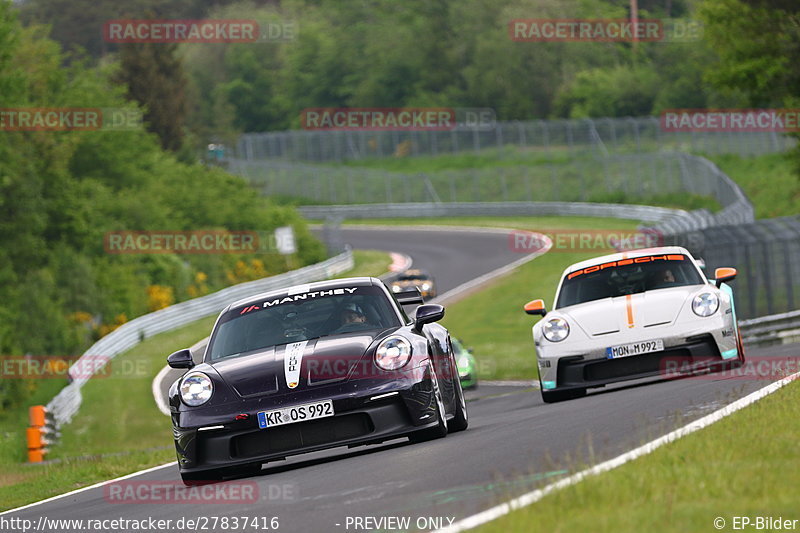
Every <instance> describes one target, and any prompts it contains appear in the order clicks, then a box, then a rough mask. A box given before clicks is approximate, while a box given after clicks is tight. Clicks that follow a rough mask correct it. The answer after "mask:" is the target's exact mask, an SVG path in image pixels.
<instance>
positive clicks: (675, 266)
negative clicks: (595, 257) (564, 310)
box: [556, 254, 704, 308]
mask: <svg viewBox="0 0 800 533" xmlns="http://www.w3.org/2000/svg"><path fill="white" fill-rule="evenodd" d="M665 258H669V259H665ZM637 261H641V262H637ZM620 263H623V264H621V265H620ZM703 283H704V282H703V279H702V277H701V276H700V274H699V273H698V272H697V269H696V268H695V266H694V265H693V264H692V262H691V260H689V258H687V257H686V256H684V255H678V254H675V255H665V256H647V257H639V258H636V259H625V260H622V261H612V262H609V263H603V264H598V265H594V266H591V267H587V268H584V269H581V270H577V271H574V272H570V273H569V274H567V277H566V278H565V279H564V281H563V283H562V285H561V291H560V292H559V295H558V301H557V302H556V308H561V307H567V306H570V305H575V304H580V303H584V302H591V301H594V300H602V299H603V298H613V297H616V296H625V295H626V294H636V293H640V292H645V291H651V290H658V289H669V288H673V287H681V286H686V285H701V284H703Z"/></svg>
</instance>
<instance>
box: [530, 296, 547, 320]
mask: <svg viewBox="0 0 800 533" xmlns="http://www.w3.org/2000/svg"><path fill="white" fill-rule="evenodd" d="M525 312H526V313H528V314H529V315H541V316H544V315H546V314H547V309H546V308H545V307H544V300H532V301H530V302H528V303H526V304H525Z"/></svg>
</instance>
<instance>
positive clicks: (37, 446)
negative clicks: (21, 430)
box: [25, 405, 48, 463]
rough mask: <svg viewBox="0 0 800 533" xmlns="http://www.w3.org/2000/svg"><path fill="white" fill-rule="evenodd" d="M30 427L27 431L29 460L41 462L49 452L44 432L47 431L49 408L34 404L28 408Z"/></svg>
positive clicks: (30, 461)
mask: <svg viewBox="0 0 800 533" xmlns="http://www.w3.org/2000/svg"><path fill="white" fill-rule="evenodd" d="M28 418H29V419H30V420H29V422H30V427H28V429H27V430H26V432H25V436H26V440H27V442H28V462H29V463H41V462H42V461H43V460H44V456H45V455H46V454H47V448H46V445H47V444H48V442H47V440H46V439H45V438H44V434H45V433H46V432H47V430H46V428H45V426H46V425H47V409H45V407H44V405H34V406H32V407H31V408H30V409H28Z"/></svg>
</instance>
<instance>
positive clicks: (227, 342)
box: [209, 286, 401, 361]
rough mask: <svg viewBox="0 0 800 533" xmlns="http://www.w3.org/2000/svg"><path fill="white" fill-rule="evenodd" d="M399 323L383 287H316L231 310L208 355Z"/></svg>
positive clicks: (216, 356)
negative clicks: (323, 288)
mask: <svg viewBox="0 0 800 533" xmlns="http://www.w3.org/2000/svg"><path fill="white" fill-rule="evenodd" d="M340 292H341V293H340ZM400 325H401V323H400V319H399V318H398V315H397V311H396V310H395V309H394V307H393V305H392V303H391V301H390V300H389V298H388V297H387V296H386V294H385V293H384V292H383V291H382V290H381V289H380V288H379V287H374V286H367V287H343V288H338V289H333V290H324V291H311V292H307V293H301V294H296V295H292V296H287V297H280V298H272V299H268V300H267V301H265V302H258V303H256V304H254V305H250V306H244V307H237V308H235V309H231V310H230V311H229V312H227V313H226V314H225V315H224V316H223V317H222V318H221V319H220V321H219V324H218V325H217V327H216V328H215V331H214V333H213V335H212V337H211V346H210V348H209V354H210V356H209V357H210V359H211V360H212V361H216V360H218V359H222V358H224V357H230V356H233V355H238V354H241V353H245V352H252V351H254V350H259V349H263V348H267V347H270V346H275V345H279V344H287V343H291V342H300V341H304V340H308V339H314V338H318V337H326V336H329V335H340V334H347V333H355V332H359V333H363V332H376V331H381V330H384V329H387V328H392V327H397V326H400Z"/></svg>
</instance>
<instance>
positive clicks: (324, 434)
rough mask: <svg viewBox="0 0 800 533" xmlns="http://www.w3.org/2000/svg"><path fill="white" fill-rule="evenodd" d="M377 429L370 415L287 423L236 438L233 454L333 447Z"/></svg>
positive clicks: (233, 441) (264, 453)
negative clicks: (321, 446) (332, 445)
mask: <svg viewBox="0 0 800 533" xmlns="http://www.w3.org/2000/svg"><path fill="white" fill-rule="evenodd" d="M373 430H374V427H373V425H372V421H371V420H370V418H369V415H367V414H366V413H355V414H351V415H344V416H336V417H330V418H324V419H321V420H311V421H309V422H300V423H296V424H287V425H285V426H278V427H275V428H268V429H262V430H258V431H255V432H253V433H247V434H245V435H239V436H237V437H234V438H233V439H232V440H231V455H232V456H233V457H255V456H258V455H267V454H272V453H280V452H285V451H288V450H295V449H298V448H306V447H309V446H318V445H321V444H332V443H336V442H340V441H343V440H348V439H354V438H358V437H362V436H365V435H368V434H369V433H371V432H372V431H373Z"/></svg>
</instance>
